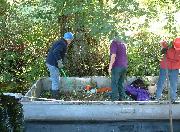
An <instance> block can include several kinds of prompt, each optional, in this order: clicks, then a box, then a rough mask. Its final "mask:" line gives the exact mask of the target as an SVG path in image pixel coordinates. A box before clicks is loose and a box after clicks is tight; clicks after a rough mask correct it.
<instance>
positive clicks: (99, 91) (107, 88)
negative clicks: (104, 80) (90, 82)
mask: <svg viewBox="0 0 180 132" xmlns="http://www.w3.org/2000/svg"><path fill="white" fill-rule="evenodd" d="M111 90H112V89H111V88H110V87H103V88H98V89H97V91H96V92H97V93H103V92H109V91H111Z"/></svg>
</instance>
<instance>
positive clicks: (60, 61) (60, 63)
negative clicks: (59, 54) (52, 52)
mask: <svg viewBox="0 0 180 132" xmlns="http://www.w3.org/2000/svg"><path fill="white" fill-rule="evenodd" d="M58 67H59V68H63V67H64V65H63V63H62V60H58Z"/></svg>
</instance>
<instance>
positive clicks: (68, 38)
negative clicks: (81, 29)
mask: <svg viewBox="0 0 180 132" xmlns="http://www.w3.org/2000/svg"><path fill="white" fill-rule="evenodd" d="M63 38H64V39H66V40H70V39H74V36H73V34H72V33H71V32H66V33H65V34H64V37H63Z"/></svg>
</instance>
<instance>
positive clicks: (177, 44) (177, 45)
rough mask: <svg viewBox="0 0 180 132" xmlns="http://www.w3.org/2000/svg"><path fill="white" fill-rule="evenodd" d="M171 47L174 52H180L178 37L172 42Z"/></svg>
mask: <svg viewBox="0 0 180 132" xmlns="http://www.w3.org/2000/svg"><path fill="white" fill-rule="evenodd" d="M173 45H174V48H175V50H180V37H177V38H176V39H175V40H174V41H173Z"/></svg>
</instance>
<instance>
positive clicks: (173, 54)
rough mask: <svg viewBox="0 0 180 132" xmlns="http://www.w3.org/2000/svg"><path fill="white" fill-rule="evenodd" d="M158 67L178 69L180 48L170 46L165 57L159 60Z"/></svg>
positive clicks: (179, 67)
mask: <svg viewBox="0 0 180 132" xmlns="http://www.w3.org/2000/svg"><path fill="white" fill-rule="evenodd" d="M160 67H161V68H163V69H166V68H168V69H180V50H175V48H170V49H168V50H167V53H166V58H165V57H163V59H162V60H161V62H160Z"/></svg>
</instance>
